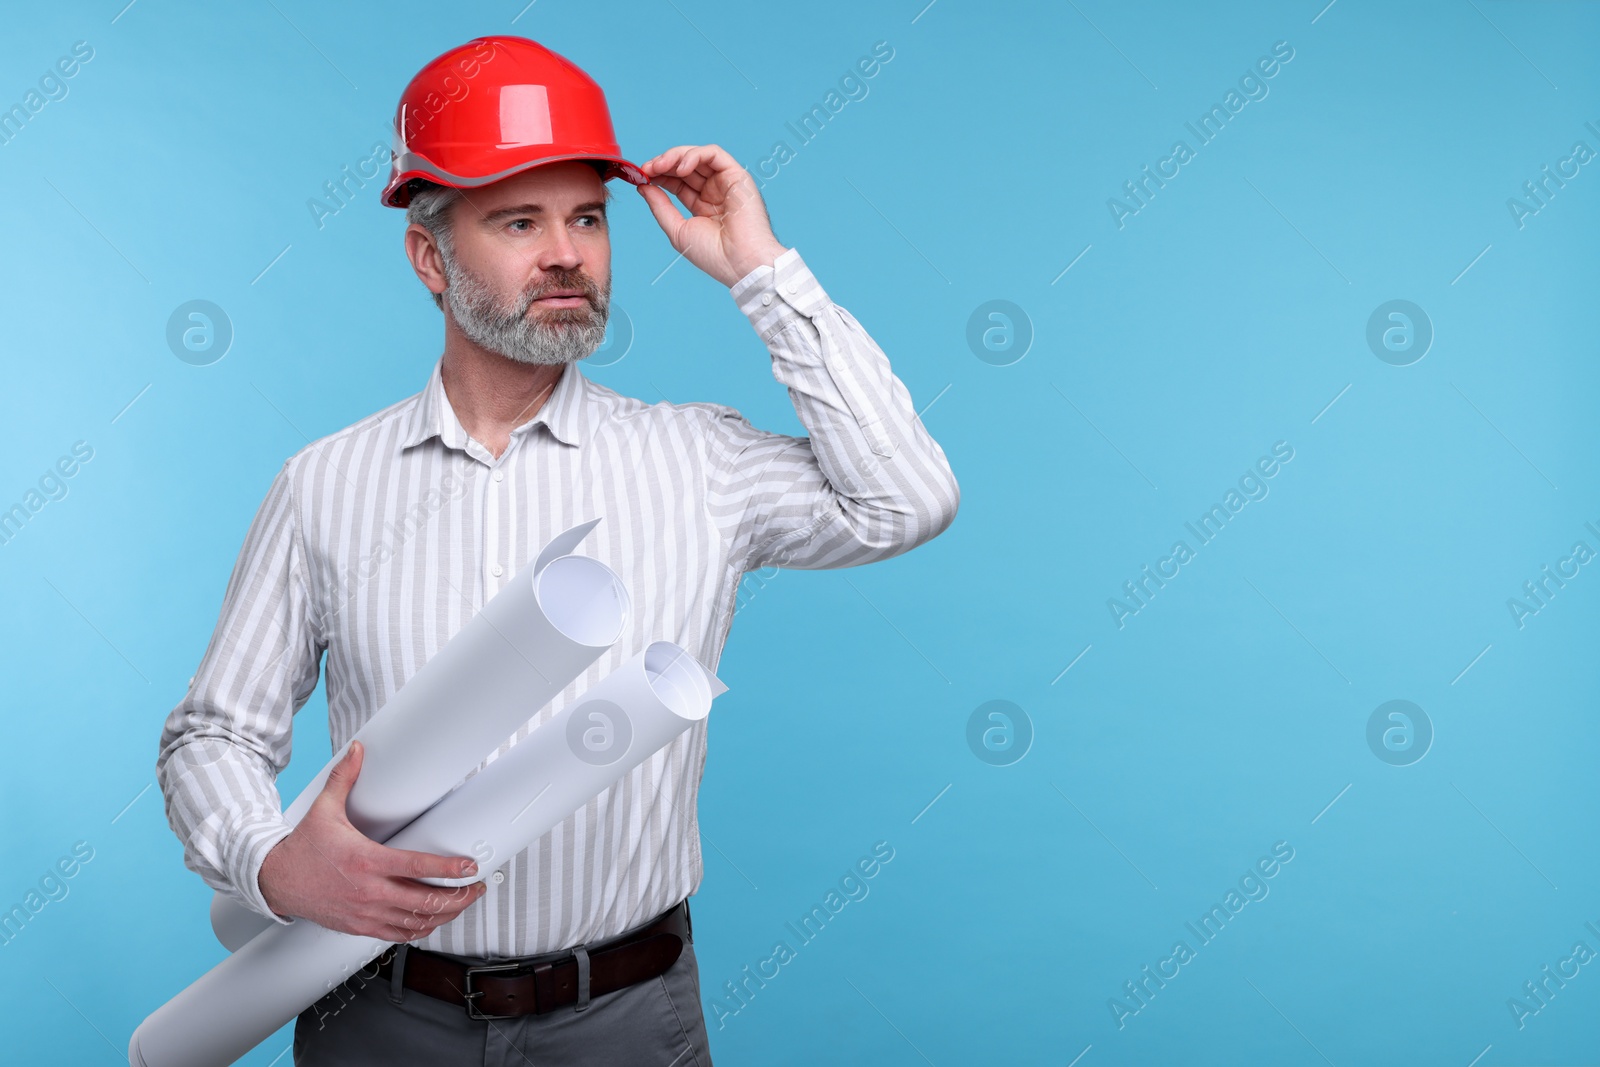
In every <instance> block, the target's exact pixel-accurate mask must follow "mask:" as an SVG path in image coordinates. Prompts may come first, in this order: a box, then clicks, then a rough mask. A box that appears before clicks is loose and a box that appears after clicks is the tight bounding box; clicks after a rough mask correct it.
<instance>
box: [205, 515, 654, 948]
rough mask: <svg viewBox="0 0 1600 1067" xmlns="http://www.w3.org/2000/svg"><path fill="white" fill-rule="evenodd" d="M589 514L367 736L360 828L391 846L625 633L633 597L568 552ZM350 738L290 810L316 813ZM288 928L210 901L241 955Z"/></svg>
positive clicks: (357, 790)
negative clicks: (259, 938) (270, 931)
mask: <svg viewBox="0 0 1600 1067" xmlns="http://www.w3.org/2000/svg"><path fill="white" fill-rule="evenodd" d="M599 521H600V520H599V519H590V520H589V521H588V522H585V523H581V524H579V525H577V526H574V527H572V528H571V529H570V530H567V531H565V532H564V533H561V534H558V535H556V536H555V537H554V538H552V539H551V540H550V543H549V544H547V545H546V546H545V547H544V549H543V550H541V551H540V553H539V555H538V557H537V558H535V559H534V560H533V562H531V563H529V564H528V565H526V566H525V567H523V568H522V570H521V571H519V572H518V573H517V575H516V577H515V578H513V579H512V580H511V582H510V583H509V584H508V585H506V586H505V587H504V588H502V589H501V590H500V591H499V592H498V593H496V594H495V595H494V596H492V597H490V598H489V600H488V602H487V603H485V604H484V606H483V609H482V610H481V611H479V612H478V613H477V614H476V615H475V616H473V617H472V619H471V620H469V621H468V622H467V623H466V625H464V626H462V627H461V629H460V630H458V631H457V632H456V634H455V635H454V636H453V637H451V638H450V640H449V641H447V642H445V644H444V647H443V648H441V649H439V651H438V652H436V653H434V654H433V655H432V656H431V657H429V659H428V660H427V662H425V663H424V664H423V665H422V666H421V667H419V668H418V669H417V670H416V672H415V673H413V674H412V675H411V677H410V678H408V679H407V680H406V682H405V684H404V685H402V686H401V687H400V689H399V690H398V691H397V692H396V693H395V694H394V696H393V697H391V698H390V699H389V701H388V702H387V703H386V704H384V705H383V707H382V708H380V709H379V710H378V711H377V712H376V713H375V714H374V715H373V716H372V718H370V719H368V720H367V721H366V722H365V723H364V724H362V726H361V728H360V729H359V730H357V731H356V732H355V734H354V736H353V737H352V738H351V741H355V740H359V741H360V742H361V744H362V745H363V746H364V748H365V749H366V751H365V752H364V753H363V755H362V761H361V774H360V776H359V777H358V778H357V779H356V784H355V786H354V787H353V788H352V789H351V790H350V797H349V800H348V802H347V804H346V809H345V810H346V812H347V814H348V815H349V818H350V822H351V823H352V824H353V825H354V826H355V827H356V828H357V829H358V830H360V831H361V832H362V833H364V834H366V835H367V836H368V837H370V838H372V839H373V840H374V841H379V842H385V841H387V840H388V839H389V838H390V837H392V836H394V834H395V832H396V831H398V830H399V829H400V828H401V827H402V826H405V825H406V824H407V823H409V822H411V821H412V820H413V819H415V818H416V817H417V816H418V815H421V814H422V813H423V812H424V811H426V810H427V809H428V808H430V807H431V806H432V805H433V804H434V803H435V802H436V801H438V799H439V798H440V797H442V796H444V795H445V794H446V793H448V792H449V791H450V790H451V789H452V788H453V787H455V786H456V785H458V784H459V783H460V782H461V780H462V779H464V778H465V777H466V776H467V775H469V774H471V773H472V771H473V769H474V768H476V767H477V766H478V765H479V764H480V763H482V762H483V760H484V758H485V757H487V756H489V755H490V754H491V753H492V752H494V750H495V749H496V748H498V747H499V746H500V745H501V744H503V743H504V742H505V740H506V738H507V737H509V736H511V735H512V734H514V733H516V731H517V730H519V729H521V727H522V726H523V725H524V724H525V723H526V722H527V721H528V720H529V719H531V718H532V717H533V716H534V715H535V714H537V713H538V712H539V710H540V709H542V708H543V707H544V706H545V705H546V704H548V703H550V701H552V700H554V699H555V698H556V697H557V696H559V695H560V693H561V691H562V690H563V689H565V688H566V687H567V686H568V685H569V684H571V682H572V680H573V679H574V678H576V677H578V675H580V674H582V673H583V671H584V669H585V668H587V667H588V666H589V665H590V664H592V663H594V661H595V660H597V659H598V658H599V657H600V654H601V653H603V652H604V651H605V650H606V649H608V648H610V647H611V646H612V645H613V644H614V643H616V641H617V639H618V638H619V637H621V636H622V630H623V626H624V624H625V623H626V621H627V618H628V612H629V608H630V601H629V597H628V592H627V589H626V588H625V587H624V586H623V584H622V580H621V579H620V578H618V577H617V575H616V573H615V572H613V571H612V570H611V568H610V567H607V566H606V565H605V564H603V563H601V562H599V561H598V560H594V559H590V558H588V557H587V556H575V555H570V554H569V553H571V552H572V550H573V549H574V548H576V547H577V545H578V542H580V541H582V540H583V538H584V537H585V536H586V535H587V534H588V533H589V531H590V530H592V529H594V527H595V525H596V524H597V523H599ZM349 748H350V742H349V741H347V742H346V743H345V744H344V746H343V747H341V748H340V749H339V751H338V752H336V753H334V755H333V758H332V759H330V760H329V761H328V763H327V765H326V766H325V767H323V768H322V770H321V771H320V772H318V774H317V776H316V777H315V778H313V779H312V780H311V784H310V785H308V786H306V787H305V789H303V790H301V792H300V795H299V796H298V797H296V798H295V801H294V803H292V804H291V805H289V807H288V809H287V810H286V811H285V812H284V818H285V819H287V820H288V821H289V823H290V824H291V825H294V824H297V823H298V822H299V821H300V820H301V819H302V818H303V817H304V816H305V813H306V812H307V811H308V810H310V808H311V804H312V802H313V801H314V800H316V798H317V795H318V794H319V793H320V792H321V791H322V787H323V786H324V785H325V784H326V783H327V780H328V774H329V773H330V772H331V771H332V770H333V768H334V766H335V765H336V764H338V762H339V761H340V760H341V759H343V758H344V756H345V753H346V752H348V751H349ZM274 925H278V924H276V923H274V922H273V921H272V920H271V919H269V918H267V917H266V916H265V915H262V914H260V913H258V912H257V911H255V910H254V909H253V908H250V907H249V906H247V905H246V904H245V903H244V902H243V901H241V900H240V899H239V898H238V897H236V896H234V895H233V894H231V893H225V892H219V893H217V894H216V895H215V896H214V897H213V898H212V901H211V928H212V930H213V932H215V934H216V935H217V940H219V941H221V942H222V944H223V945H224V946H225V947H226V948H228V949H230V950H232V949H237V948H238V947H239V946H240V945H242V944H244V943H245V942H246V941H248V940H249V939H250V938H252V937H254V936H256V935H257V934H259V933H260V932H261V931H262V930H265V929H267V928H268V927H271V926H274Z"/></svg>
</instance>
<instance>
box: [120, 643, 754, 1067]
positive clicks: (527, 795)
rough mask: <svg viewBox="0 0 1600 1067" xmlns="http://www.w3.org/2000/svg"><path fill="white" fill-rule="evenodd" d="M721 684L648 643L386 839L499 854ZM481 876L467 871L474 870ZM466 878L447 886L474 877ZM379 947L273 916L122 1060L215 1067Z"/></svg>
mask: <svg viewBox="0 0 1600 1067" xmlns="http://www.w3.org/2000/svg"><path fill="white" fill-rule="evenodd" d="M726 691H727V686H725V685H724V684H723V683H722V682H721V680H720V679H718V678H717V676H716V675H715V674H713V673H712V672H711V671H710V670H708V669H707V668H706V667H705V666H704V665H702V664H701V663H700V661H698V660H697V659H695V658H694V657H693V656H691V655H690V654H689V653H688V652H686V651H684V650H683V649H682V648H680V647H678V646H677V645H675V644H672V643H670V642H666V641H657V642H654V643H652V644H650V645H649V646H648V647H646V648H645V649H644V650H643V651H642V652H639V653H638V654H636V655H635V656H633V657H632V658H631V659H629V660H628V661H627V662H626V663H624V664H623V665H622V666H621V667H618V668H617V669H616V670H615V671H613V672H612V673H610V674H608V675H607V676H606V677H605V678H603V679H601V680H600V681H599V682H598V683H597V684H595V685H594V686H593V687H591V688H590V689H588V690H585V691H584V693H583V694H582V695H581V696H579V697H578V698H576V699H575V700H573V701H572V703H570V704H568V705H567V706H566V707H565V708H563V709H561V711H559V712H557V713H556V714H555V715H553V716H551V717H550V719H549V720H547V721H546V722H544V723H542V724H541V725H539V726H538V727H536V728H535V729H534V730H533V732H531V733H530V734H528V736H527V737H525V738H523V739H522V740H521V741H519V742H517V743H516V744H515V745H512V746H511V748H510V750H508V751H507V752H506V753H505V754H504V755H502V756H499V757H497V758H496V759H494V760H492V761H491V762H490V763H489V765H488V766H487V767H485V768H484V769H483V770H481V771H479V772H478V773H477V774H475V775H473V776H472V777H471V778H469V779H467V780H466V781H465V782H463V783H461V785H460V787H459V788H457V789H455V790H454V791H452V792H451V793H450V794H449V795H448V796H446V797H445V798H444V799H443V800H441V801H439V802H438V803H437V804H435V805H434V806H433V807H432V808H430V809H429V810H428V811H427V812H426V813H424V814H423V815H422V816H421V817H420V818H418V819H417V820H416V821H415V822H414V823H412V824H411V825H409V826H407V827H406V828H405V829H403V830H401V831H400V832H399V833H398V834H395V835H394V836H393V837H392V838H391V839H390V840H389V844H390V845H392V846H393V847H395V848H408V849H427V850H430V851H440V852H443V853H445V854H462V855H478V856H484V857H492V858H486V859H480V860H479V869H480V871H488V870H489V869H490V868H491V864H492V865H494V866H503V865H504V864H505V863H506V862H508V861H510V859H511V858H512V857H513V856H515V855H516V854H517V853H519V852H521V851H522V850H523V849H525V848H527V847H528V846H529V845H531V844H532V843H533V842H534V841H536V840H538V838H540V837H541V836H543V835H544V834H545V833H547V832H548V831H549V830H550V828H551V827H553V826H555V825H556V824H557V823H559V822H561V821H562V820H563V819H565V818H566V817H567V816H568V815H571V814H572V813H573V812H575V811H577V810H578V809H579V808H581V807H583V806H584V805H585V804H587V803H588V802H589V801H590V800H592V799H594V797H596V796H598V795H599V794H600V793H602V792H603V791H605V789H606V788H608V787H609V786H611V785H613V784H615V783H616V782H617V781H618V780H619V779H621V778H622V777H623V776H624V775H625V774H627V773H628V772H629V771H631V770H632V769H633V768H635V767H637V766H638V765H639V764H641V763H643V762H644V761H645V760H647V759H649V758H650V757H651V756H653V755H655V754H656V753H657V752H659V751H660V750H661V749H663V748H665V747H666V746H667V745H668V744H670V743H671V742H672V741H673V740H674V739H676V738H677V737H678V736H679V735H681V734H682V733H684V732H685V731H686V730H688V729H689V728H690V727H691V726H693V725H694V724H695V723H697V722H699V721H701V720H702V719H704V718H705V717H706V715H707V714H708V713H709V712H710V710H711V701H712V699H713V698H715V697H716V696H718V695H720V694H721V693H724V692H726ZM479 877H481V875H480V876H479ZM476 880H477V879H476V878H472V879H460V880H453V882H456V883H459V882H466V881H476ZM389 944H390V942H387V941H384V940H382V939H379V938H372V937H357V936H355V935H353V934H343V933H338V932H336V931H333V930H329V929H328V928H326V927H323V926H318V925H317V924H316V923H313V922H311V921H309V920H307V919H296V920H295V921H294V922H293V923H290V924H289V925H287V926H284V925H281V924H273V926H272V928H271V929H268V930H267V931H265V932H264V933H262V934H261V935H260V936H259V937H255V938H253V939H251V940H250V942H249V943H248V944H246V945H244V946H243V947H242V948H240V949H239V950H238V951H237V952H234V953H233V954H232V955H231V956H229V957H228V958H227V959H225V960H223V961H222V962H221V963H219V964H217V966H215V967H213V968H212V969H211V970H210V971H208V972H206V974H204V975H202V976H201V977H200V978H199V979H198V980H197V981H195V982H194V983H193V984H192V985H190V986H189V987H188V988H187V989H184V990H183V991H182V992H180V993H179V994H178V995H177V996H175V997H173V998H172V999H171V1000H169V1001H168V1002H167V1003H166V1004H164V1005H162V1006H161V1007H160V1008H158V1009H157V1010H156V1011H155V1012H154V1013H152V1014H151V1015H150V1016H149V1018H147V1019H145V1021H144V1022H142V1023H140V1024H139V1028H138V1029H137V1030H135V1031H134V1032H133V1037H132V1039H131V1040H130V1041H129V1044H128V1062H129V1064H130V1065H131V1067H226V1065H227V1064H231V1063H233V1062H235V1061H236V1060H238V1059H239V1058H240V1057H241V1056H243V1055H244V1054H245V1053H247V1052H249V1051H250V1050H251V1049H252V1048H254V1047H255V1046H256V1045H258V1044H260V1043H261V1042H262V1041H264V1040H265V1039H266V1038H268V1037H270V1036H271V1035H272V1034H273V1033H275V1032H277V1030H278V1029H279V1027H281V1026H283V1025H284V1024H285V1023H287V1022H289V1021H290V1020H292V1019H293V1018H294V1017H295V1016H297V1015H299V1014H300V1013H301V1012H302V1011H304V1010H305V1009H306V1008H309V1007H310V1006H311V1005H312V1004H315V1003H316V1002H317V1001H318V1000H320V999H322V997H323V996H325V995H326V994H327V993H328V992H329V991H330V990H331V989H333V988H334V987H335V986H337V985H338V984H339V983H340V982H343V981H344V980H345V979H347V978H349V977H350V975H352V974H354V973H355V972H356V971H357V970H358V969H359V968H361V967H362V966H363V965H364V964H367V963H369V962H371V960H372V959H373V958H374V957H376V956H377V955H378V954H380V953H381V952H382V951H383V950H384V949H385V948H386V947H388V945H389Z"/></svg>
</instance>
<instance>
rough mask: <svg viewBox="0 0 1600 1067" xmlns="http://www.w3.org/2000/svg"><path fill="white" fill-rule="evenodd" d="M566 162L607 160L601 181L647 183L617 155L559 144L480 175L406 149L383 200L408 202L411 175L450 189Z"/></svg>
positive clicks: (399, 204) (477, 186) (393, 204)
mask: <svg viewBox="0 0 1600 1067" xmlns="http://www.w3.org/2000/svg"><path fill="white" fill-rule="evenodd" d="M541 147H547V146H541ZM568 162H595V163H605V164H607V173H606V175H605V177H604V179H603V180H604V181H610V180H611V179H612V178H621V179H623V180H624V181H626V182H629V183H631V184H633V185H649V184H650V179H649V178H647V177H646V176H645V173H644V171H642V170H640V169H639V167H638V166H637V165H636V164H634V163H632V162H630V161H629V160H626V159H624V158H622V157H621V156H619V155H612V154H610V153H605V152H594V151H586V150H582V149H576V148H574V149H572V150H571V151H566V150H563V149H559V148H558V149H556V154H554V155H541V156H540V157H539V158H538V159H530V160H526V161H524V162H521V163H517V164H515V165H513V166H510V167H506V168H505V169H504V170H500V171H496V172H495V173H493V174H486V175H483V176H481V177H478V176H473V175H468V174H452V173H450V172H449V171H447V170H445V169H444V168H442V167H438V166H435V165H434V164H433V163H431V162H429V161H428V160H427V159H425V158H423V157H422V156H419V155H416V154H415V153H410V152H408V153H405V154H404V155H402V156H400V158H399V159H398V161H397V164H396V170H397V172H398V173H396V174H395V176H394V178H393V179H391V180H390V182H389V187H388V188H387V189H385V190H384V192H383V202H384V203H385V204H386V205H388V206H389V207H406V206H408V205H409V204H410V203H411V190H410V189H409V188H408V186H409V184H410V182H411V181H412V179H414V178H422V179H424V180H425V181H430V182H433V183H434V184H435V185H444V186H449V187H450V188H453V189H481V188H483V187H484V186H486V185H493V184H494V183H495V182H498V181H503V180H505V179H506V178H509V177H511V176H512V175H514V174H520V173H522V172H523V171H525V170H532V169H533V168H535V167H543V166H547V165H549V164H551V163H568Z"/></svg>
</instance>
